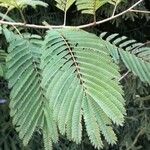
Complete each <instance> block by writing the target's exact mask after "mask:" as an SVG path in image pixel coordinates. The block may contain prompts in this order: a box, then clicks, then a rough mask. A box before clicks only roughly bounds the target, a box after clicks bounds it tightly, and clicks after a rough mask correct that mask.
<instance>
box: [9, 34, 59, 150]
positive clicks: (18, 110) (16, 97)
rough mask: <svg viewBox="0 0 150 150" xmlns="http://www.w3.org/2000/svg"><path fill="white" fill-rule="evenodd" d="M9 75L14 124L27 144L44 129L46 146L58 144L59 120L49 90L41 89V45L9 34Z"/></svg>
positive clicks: (11, 113) (11, 111) (49, 147)
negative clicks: (50, 102)
mask: <svg viewBox="0 0 150 150" xmlns="http://www.w3.org/2000/svg"><path fill="white" fill-rule="evenodd" d="M9 35H10V36H11V37H10V38H9V42H10V43H9V44H10V45H9V48H8V53H9V54H8V56H7V69H8V71H7V74H6V77H7V79H8V81H9V87H10V88H12V90H11V93H10V99H11V102H10V109H11V110H10V115H11V116H13V124H14V125H15V127H16V130H17V131H18V132H19V137H20V138H21V139H23V144H24V145H27V144H28V142H29V140H30V139H31V137H32V134H33V132H34V131H36V130H39V129H42V132H43V137H44V144H45V147H48V150H49V149H51V143H52V142H51V141H54V142H57V140H58V134H57V128H56V124H55V121H54V120H53V119H52V115H51V114H52V111H51V108H50V107H49V105H48V103H49V101H48V99H47V98H46V97H45V90H44V89H43V88H42V86H41V80H42V76H41V70H40V68H39V64H40V56H41V51H40V46H41V45H39V44H36V43H35V42H32V41H29V40H27V39H23V38H21V37H16V36H14V35H11V34H9Z"/></svg>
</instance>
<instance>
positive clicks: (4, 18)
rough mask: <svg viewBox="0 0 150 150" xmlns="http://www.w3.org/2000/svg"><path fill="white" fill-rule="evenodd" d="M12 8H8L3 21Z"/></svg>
mask: <svg viewBox="0 0 150 150" xmlns="http://www.w3.org/2000/svg"><path fill="white" fill-rule="evenodd" d="M9 11H10V9H9V8H8V9H7V11H6V13H5V14H4V16H3V18H2V19H1V20H2V21H3V20H5V17H6V16H7V14H8V13H9Z"/></svg>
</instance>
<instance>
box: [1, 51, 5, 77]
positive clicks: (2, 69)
mask: <svg viewBox="0 0 150 150" xmlns="http://www.w3.org/2000/svg"><path fill="white" fill-rule="evenodd" d="M6 57H7V53H5V51H4V50H0V76H1V77H3V76H4V74H5V64H6Z"/></svg>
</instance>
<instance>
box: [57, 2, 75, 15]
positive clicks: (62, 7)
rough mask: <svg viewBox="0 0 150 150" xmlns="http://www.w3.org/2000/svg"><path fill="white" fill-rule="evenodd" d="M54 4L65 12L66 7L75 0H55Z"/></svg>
mask: <svg viewBox="0 0 150 150" xmlns="http://www.w3.org/2000/svg"><path fill="white" fill-rule="evenodd" d="M55 1H56V3H57V4H56V6H57V7H58V8H59V9H61V10H62V11H64V12H67V11H68V9H69V8H70V7H71V6H72V4H73V3H74V2H75V0H55Z"/></svg>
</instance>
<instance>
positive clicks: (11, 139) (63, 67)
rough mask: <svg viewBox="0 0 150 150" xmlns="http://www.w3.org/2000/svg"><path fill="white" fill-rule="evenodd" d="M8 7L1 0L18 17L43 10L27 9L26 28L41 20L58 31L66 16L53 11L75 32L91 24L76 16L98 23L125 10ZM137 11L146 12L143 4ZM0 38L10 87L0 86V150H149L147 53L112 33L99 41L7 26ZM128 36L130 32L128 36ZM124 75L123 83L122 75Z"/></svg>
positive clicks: (81, 5) (104, 5)
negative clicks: (76, 25) (82, 25)
mask: <svg viewBox="0 0 150 150" xmlns="http://www.w3.org/2000/svg"><path fill="white" fill-rule="evenodd" d="M134 1H135V0H132V1H130V2H131V3H133V2H134ZM0 2H1V1H0ZM13 2H15V1H3V3H2V2H1V6H2V4H3V6H5V7H6V8H9V9H13V8H17V9H19V10H20V9H23V8H25V7H26V6H27V5H28V4H29V5H30V6H32V7H34V6H36V4H38V5H40V3H41V4H42V6H46V3H48V4H49V8H48V9H44V10H43V9H42V8H38V9H37V10H33V9H31V8H30V7H28V8H27V9H25V10H24V11H23V14H24V19H25V20H24V21H26V22H27V23H33V24H35V23H36V24H41V22H43V20H44V21H45V20H46V21H47V22H48V23H49V22H50V24H53V23H54V24H59V25H60V24H61V23H62V20H63V19H60V18H62V15H64V14H62V12H61V11H60V12H59V10H58V9H56V7H55V5H56V6H57V7H58V8H59V9H60V10H62V11H64V13H65V15H66V13H68V16H67V18H68V19H67V24H71V25H73V26H74V25H75V24H81V23H85V22H88V23H89V22H91V18H92V21H93V17H92V16H91V15H84V16H82V15H81V14H80V12H79V11H76V9H77V10H80V11H81V13H87V14H93V15H94V16H95V17H97V19H99V18H100V19H102V18H103V17H108V16H110V15H111V14H112V12H113V9H114V5H118V6H117V9H116V13H119V12H121V11H123V10H125V9H126V8H127V7H129V5H131V4H129V3H120V1H111V0H109V1H108V0H105V1H102V0H101V1H100V0H99V1H96V0H90V1H88V2H87V1H86V2H85V0H80V1H79V0H76V1H75V0H66V1H63V0H55V1H49V0H44V3H43V2H41V1H32V3H31V1H30V2H29V1H27V0H24V1H19V0H18V1H16V2H17V3H18V4H19V5H18V4H17V5H16V4H15V3H13ZM20 2H23V3H20ZM33 2H35V3H33ZM39 2H40V3H39ZM6 3H7V4H6ZM110 4H111V5H110ZM71 6H75V7H71ZM76 7H77V8H76ZM99 8H100V9H99ZM140 8H141V9H144V7H143V5H141V6H140ZM56 10H57V11H56ZM68 10H70V11H68ZM97 10H100V11H97ZM3 11H5V9H2V14H0V16H1V17H2V19H4V18H5V19H6V20H8V21H13V22H15V21H17V20H20V18H19V17H20V15H18V13H19V12H18V11H15V10H13V11H11V12H10V13H9V14H7V15H9V16H10V17H9V16H7V18H6V14H5V12H4V13H3ZM14 12H15V13H14ZM96 12H98V14H97V16H96ZM31 14H32V15H31ZM89 16H90V17H91V18H90V17H89ZM143 16H145V18H146V19H147V18H148V17H147V16H146V15H143ZM73 17H74V18H73ZM124 17H125V18H127V19H130V18H132V19H133V20H135V19H136V18H137V17H139V15H137V14H135V13H133V12H132V13H128V14H126V15H124V16H123V18H124ZM11 18H12V19H11ZM52 18H53V19H52ZM56 19H57V20H56ZM64 20H65V19H64ZM118 20H119V21H118ZM118 20H116V23H117V25H120V21H122V20H123V19H122V18H121V17H120V18H119V19H118ZM124 20H125V19H124ZM147 20H148V19H147ZM65 21H66V20H65ZM136 23H137V22H136ZM105 25H106V28H105V27H103V25H102V26H100V29H99V28H98V27H97V28H90V29H87V30H88V31H91V32H94V34H97V33H99V32H101V30H106V29H107V30H108V31H113V30H114V28H113V26H111V24H108V27H107V24H105ZM105 25H104V26H105ZM130 25H131V22H129V23H128V24H125V23H124V24H123V26H122V25H120V26H119V29H120V32H121V30H122V28H124V26H126V28H127V27H128V26H130ZM142 25H143V24H142ZM133 26H134V25H133ZM129 29H130V28H129ZM115 30H116V29H115ZM125 30H126V29H125ZM11 31H13V32H11ZM118 31H119V30H118ZM118 31H117V32H118ZM115 32H116V31H115ZM0 33H1V36H0V38H1V42H0V49H1V51H0V75H1V76H2V77H4V78H6V80H7V81H8V86H9V90H8V89H7V88H6V87H5V86H7V81H4V79H0V100H1V99H2V100H3V99H4V100H5V99H6V102H7V103H5V104H0V150H6V149H8V150H9V149H10V150H11V149H13V150H24V149H26V150H38V149H40V150H44V148H45V149H47V150H50V149H52V147H54V149H55V150H84V149H86V150H93V149H94V148H93V147H92V145H93V146H94V147H95V148H96V149H101V148H103V149H105V150H110V149H112V150H124V149H131V150H132V149H133V150H138V149H145V150H146V149H149V146H150V145H149V144H148V143H149V140H150V130H149V125H150V117H149V113H150V112H149V95H150V90H149V89H150V87H149V83H150V74H149V72H150V48H149V47H145V44H142V43H137V42H136V41H135V40H130V39H128V38H127V37H125V36H123V37H120V36H119V35H118V34H111V35H110V34H109V36H108V35H107V34H106V33H103V34H101V36H100V38H99V37H97V36H96V35H94V34H91V33H88V32H85V31H83V30H79V29H74V28H72V29H69V28H68V29H66V28H65V29H57V30H53V29H51V30H49V31H48V32H47V33H46V36H45V32H44V30H42V29H27V28H26V29H24V28H14V27H13V26H12V27H7V28H5V27H3V30H0ZM16 33H17V34H16ZM35 33H38V35H35ZM129 33H130V30H129V31H128V33H127V36H130V35H131V34H129ZM135 33H136V34H137V32H135ZM142 34H143V33H142ZM4 35H5V38H4ZM39 35H40V36H39ZM146 35H148V30H147V34H146ZM41 36H42V37H41ZM143 36H145V35H144V34H143ZM145 37H146V38H147V36H145ZM137 38H138V37H137ZM5 39H6V40H7V42H6V41H5ZM7 47H8V49H7ZM6 61H7V62H6ZM128 70H129V71H130V72H129V74H128V75H127V76H121V75H120V74H124V73H125V72H127V71H128ZM5 72H7V73H6V74H5ZM138 77H139V78H138ZM139 79H140V80H139ZM120 80H121V84H122V85H123V86H122V85H121V84H120V82H119V81H120ZM144 82H146V83H144ZM3 84H6V85H5V86H4V85H3ZM122 88H123V89H124V92H123V90H122ZM5 92H6V93H5ZM9 99H10V100H9ZM124 99H125V100H126V110H125V106H124V105H125V100H124ZM8 103H9V107H10V112H9V109H8V107H7V105H8ZM126 112H127V116H126ZM9 115H11V117H9ZM11 118H12V120H11ZM12 123H13V124H12ZM116 125H117V126H116ZM118 125H121V126H123V127H122V128H120V127H118ZM14 129H16V131H17V132H18V134H19V135H18V134H17V133H16V132H15V131H14ZM58 137H59V140H58ZM19 138H20V139H21V140H19ZM31 139H32V140H31ZM138 139H139V140H138ZM68 140H69V141H68ZM22 141H23V143H22ZM71 141H73V142H71ZM90 142H91V143H92V144H90ZM116 142H117V145H114V144H116ZM23 145H24V146H26V147H24V146H23ZM112 145H113V146H112Z"/></svg>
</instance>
